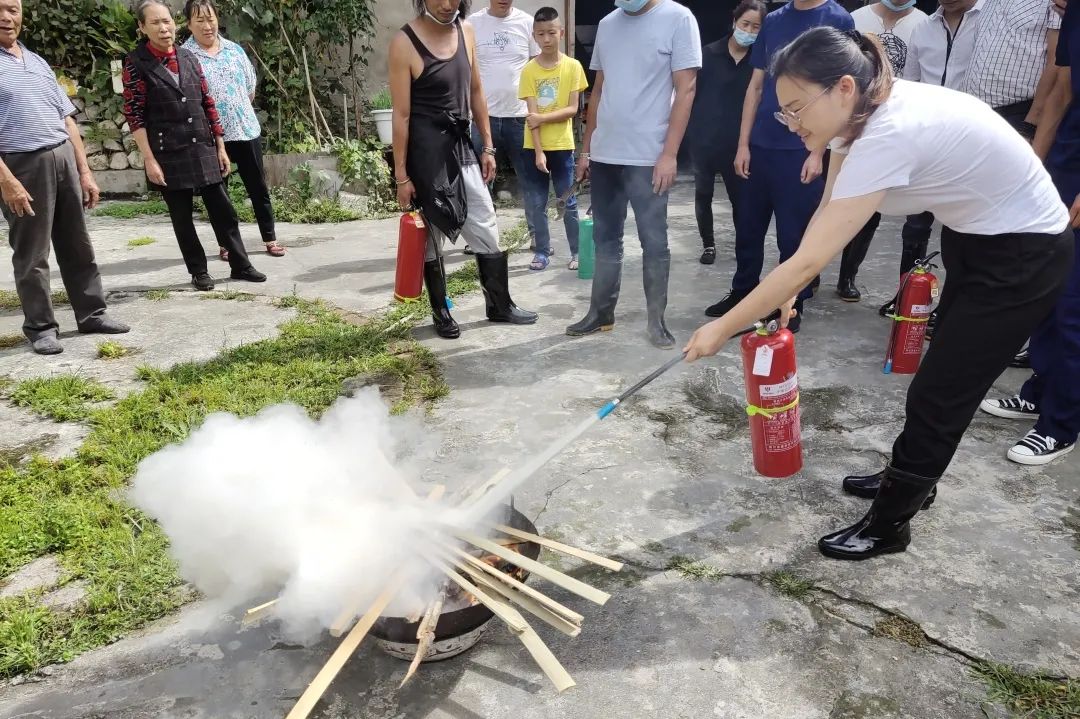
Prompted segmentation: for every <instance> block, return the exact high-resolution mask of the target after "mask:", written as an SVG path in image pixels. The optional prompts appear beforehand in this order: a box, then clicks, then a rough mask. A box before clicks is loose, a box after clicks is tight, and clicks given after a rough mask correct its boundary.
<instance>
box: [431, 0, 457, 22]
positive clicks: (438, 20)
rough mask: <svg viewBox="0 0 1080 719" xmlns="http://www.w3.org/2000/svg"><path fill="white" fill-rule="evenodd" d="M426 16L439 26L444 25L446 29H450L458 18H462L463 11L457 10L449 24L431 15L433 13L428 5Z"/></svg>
mask: <svg viewBox="0 0 1080 719" xmlns="http://www.w3.org/2000/svg"><path fill="white" fill-rule="evenodd" d="M424 14H425V15H427V16H428V17H429V18H431V19H432V20H434V21H435V22H437V23H438V24H440V25H443V26H445V27H449V26H450V25H453V24H454V23H456V22H457V20H458V18H459V17H461V11H460V10H455V11H454V17H452V18H450V21H449V22H443V21H442V20H440V19H439V18H437V17H435V16H434V15H432V14H431V12H430V11H429V10H428V9H427V3H424Z"/></svg>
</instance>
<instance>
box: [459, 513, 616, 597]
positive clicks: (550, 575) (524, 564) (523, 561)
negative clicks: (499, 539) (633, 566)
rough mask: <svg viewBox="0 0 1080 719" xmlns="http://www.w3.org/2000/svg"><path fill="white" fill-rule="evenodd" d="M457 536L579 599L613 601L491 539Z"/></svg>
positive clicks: (600, 592) (605, 595)
mask: <svg viewBox="0 0 1080 719" xmlns="http://www.w3.org/2000/svg"><path fill="white" fill-rule="evenodd" d="M457 536H458V537H460V538H461V539H464V540H465V541H466V542H468V543H469V544H472V545H474V546H476V547H479V548H480V549H483V550H484V551H486V552H491V553H492V554H494V555H495V556H496V557H499V558H501V559H505V560H506V561H508V562H511V563H512V564H515V565H517V566H519V567H521V568H522V569H525V570H528V571H529V572H531V573H533V574H535V575H536V576H538V577H541V578H543V579H546V580H548V581H549V582H551V583H552V584H555V585H557V586H560V587H562V588H563V589H565V590H567V591H570V592H573V593H574V594H576V595H578V596H579V597H583V598H584V599H588V600H589V601H590V602H594V603H596V604H600V605H603V604H605V603H606V602H607V600H609V599H611V595H610V594H608V593H607V592H602V591H600V590H599V589H597V588H596V587H591V586H589V585H588V584H586V583H585V582H582V581H581V580H578V579H574V578H573V577H569V576H567V575H565V574H563V573H562V572H560V571H558V570H556V569H552V568H551V567H549V566H547V565H545V564H541V563H540V562H537V561H535V560H532V559H529V558H528V557H526V556H524V555H522V554H518V553H517V552H514V551H511V550H509V549H506V548H505V547H500V546H499V545H498V544H496V543H495V542H492V541H491V540H490V539H484V538H483V537H478V536H477V535H475V534H472V533H471V532H465V531H460V530H458V531H457Z"/></svg>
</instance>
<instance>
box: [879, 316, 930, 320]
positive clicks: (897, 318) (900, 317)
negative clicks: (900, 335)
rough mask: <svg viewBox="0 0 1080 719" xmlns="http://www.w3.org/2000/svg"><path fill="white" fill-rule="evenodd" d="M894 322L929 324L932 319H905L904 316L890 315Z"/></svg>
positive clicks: (927, 317)
mask: <svg viewBox="0 0 1080 719" xmlns="http://www.w3.org/2000/svg"><path fill="white" fill-rule="evenodd" d="M889 319H890V320H892V321H893V322H929V321H930V317H929V316H926V317H904V316H903V315H889Z"/></svg>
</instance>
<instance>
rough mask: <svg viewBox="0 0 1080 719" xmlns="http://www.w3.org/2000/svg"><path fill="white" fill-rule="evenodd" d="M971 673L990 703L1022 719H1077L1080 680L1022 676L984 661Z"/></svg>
mask: <svg viewBox="0 0 1080 719" xmlns="http://www.w3.org/2000/svg"><path fill="white" fill-rule="evenodd" d="M972 674H973V675H974V676H975V677H976V678H978V679H980V680H982V682H983V683H984V684H985V685H986V688H987V693H988V694H989V696H990V700H991V701H993V702H996V703H999V704H1002V705H1004V706H1005V707H1006V708H1008V709H1009V710H1010V711H1012V712H1014V713H1016V714H1017V715H1018V716H1022V717H1024V718H1025V719H1075V717H1080V681H1077V680H1076V679H1068V678H1066V679H1062V678H1060V677H1050V676H1046V675H1043V674H1024V673H1022V672H1018V671H1016V670H1015V669H1013V668H1011V667H1007V666H1005V665H1004V664H995V663H993V662H983V663H982V664H979V665H978V666H976V667H975V668H974V669H972Z"/></svg>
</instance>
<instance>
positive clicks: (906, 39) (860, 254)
mask: <svg viewBox="0 0 1080 719" xmlns="http://www.w3.org/2000/svg"><path fill="white" fill-rule="evenodd" d="M926 18H927V15H926V13H924V12H923V11H922V10H919V9H918V8H917V7H915V0H906V2H903V1H902V2H899V3H897V2H896V1H895V0H880V2H876V3H874V4H873V5H867V6H865V7H861V8H859V9H858V10H856V11H855V12H853V13H851V19H852V20H854V21H855V29H856V30H858V31H859V32H863V33H867V34H872V35H877V38H878V41H879V42H880V43H881V46H882V47H883V48H885V55H886V56H888V58H889V64H890V65H892V69H893V74H894V75H895V76H896V77H903V76H904V67H905V65H907V60H908V46H909V44H910V42H911V35H912V33H913V32H915V28H917V27H918V26H919V25H922V24H923V23H924V22H926ZM880 223H881V213H880V212H875V213H874V215H873V217H871V218H870V221H869V222H867V223H866V226H864V227H863V228H862V229H861V230H859V233H858V234H857V235H855V239H853V240H852V241H851V243H850V244H849V245H848V246H847V247H845V248H844V254H843V257H842V258H841V259H840V278H839V280H838V281H837V283H836V294H838V295H839V296H840V299H842V300H843V301H844V302H858V301H859V300H860V299H862V293H860V292H859V288H858V287H856V286H855V276H856V275H857V274H858V273H859V267H860V265H862V262H863V260H865V259H866V253H867V251H868V250H869V249H870V242H871V241H872V240H873V239H874V233H875V232H877V228H878V224H880Z"/></svg>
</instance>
